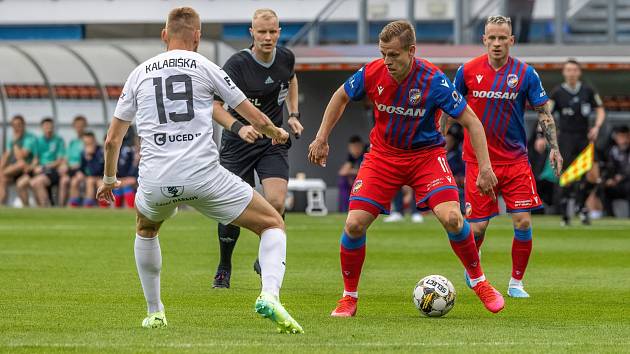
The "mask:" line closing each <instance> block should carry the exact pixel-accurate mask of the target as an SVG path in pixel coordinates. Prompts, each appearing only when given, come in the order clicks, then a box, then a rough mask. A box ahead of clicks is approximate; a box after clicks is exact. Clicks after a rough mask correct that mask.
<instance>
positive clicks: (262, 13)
mask: <svg viewBox="0 0 630 354" xmlns="http://www.w3.org/2000/svg"><path fill="white" fill-rule="evenodd" d="M259 17H261V18H262V19H264V20H268V19H272V18H275V19H278V15H277V14H276V12H275V11H273V10H272V9H269V8H264V9H258V10H256V11H254V15H253V16H252V27H254V21H255V20H256V19H257V18H259Z"/></svg>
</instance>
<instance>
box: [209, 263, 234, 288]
mask: <svg viewBox="0 0 630 354" xmlns="http://www.w3.org/2000/svg"><path fill="white" fill-rule="evenodd" d="M231 275H232V272H231V271H229V270H226V269H221V268H219V269H217V274H215V276H214V281H213V282H212V288H213V289H221V288H223V289H229V288H230V276H231Z"/></svg>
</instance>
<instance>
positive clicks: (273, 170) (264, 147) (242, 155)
mask: <svg viewBox="0 0 630 354" xmlns="http://www.w3.org/2000/svg"><path fill="white" fill-rule="evenodd" d="M220 161H221V165H222V166H223V167H225V168H226V169H227V170H228V171H230V172H232V173H234V174H235V175H237V176H239V177H241V178H242V179H243V180H244V181H245V182H247V183H249V185H251V186H252V187H254V186H255V183H256V182H255V178H254V171H256V173H257V174H258V179H259V180H261V181H262V180H264V179H266V178H271V177H276V178H282V179H285V180H287V181H288V180H289V145H288V144H279V145H272V144H271V140H269V139H264V140H263V141H258V142H256V143H254V144H249V143H247V142H245V141H242V140H232V139H223V141H222V144H221V154H220Z"/></svg>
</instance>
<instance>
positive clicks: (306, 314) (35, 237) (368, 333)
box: [0, 209, 630, 353]
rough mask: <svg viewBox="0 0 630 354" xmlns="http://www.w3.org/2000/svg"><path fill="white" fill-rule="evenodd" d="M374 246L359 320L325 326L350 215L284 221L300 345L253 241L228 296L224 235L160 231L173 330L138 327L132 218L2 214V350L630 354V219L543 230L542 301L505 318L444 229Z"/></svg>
mask: <svg viewBox="0 0 630 354" xmlns="http://www.w3.org/2000/svg"><path fill="white" fill-rule="evenodd" d="M426 219H427V221H426V222H425V223H424V224H412V223H410V222H405V223H399V224H384V223H382V221H377V222H376V223H375V224H374V225H373V227H372V228H371V229H370V231H369V233H368V242H367V259H366V263H365V266H364V272H363V277H362V279H361V284H360V293H361V300H360V302H359V310H358V313H357V316H356V317H355V318H350V319H339V318H331V317H330V316H329V314H330V312H331V310H332V309H333V308H334V305H335V302H336V300H338V297H339V296H340V294H341V291H342V281H341V275H340V272H339V254H338V248H339V235H340V231H341V229H342V225H343V221H344V216H343V215H331V216H327V217H307V216H304V215H297V214H289V215H288V216H287V228H288V235H289V236H288V237H289V241H288V257H287V272H286V277H285V281H284V287H283V289H282V293H281V295H282V301H283V303H284V304H285V306H286V307H287V309H288V310H289V311H290V312H291V314H292V315H293V316H294V317H295V318H296V319H297V320H298V321H299V322H300V323H301V324H302V326H303V327H304V330H305V331H306V333H305V334H304V335H297V336H296V335H294V336H288V335H281V334H277V333H276V332H275V330H274V327H273V325H272V323H271V322H270V321H268V320H263V319H260V318H258V317H257V316H256V315H255V313H254V311H253V305H254V301H255V299H256V296H257V295H258V293H259V279H258V277H257V275H256V274H255V273H254V272H253V270H252V263H253V261H254V259H255V258H256V255H257V252H258V241H257V238H256V237H254V236H253V234H251V233H249V232H243V234H242V235H241V239H240V240H239V244H238V245H237V247H236V252H235V259H234V269H233V273H232V288H231V289H229V290H212V289H211V278H212V276H213V275H214V270H215V267H216V265H217V262H218V243H217V236H216V232H217V231H216V223H215V222H214V221H211V220H208V219H205V218H204V217H202V216H201V215H199V214H197V213H195V212H190V211H184V212H180V213H179V214H178V215H177V216H176V217H175V218H173V219H172V220H169V221H168V222H166V223H165V224H164V226H163V228H162V230H161V234H160V242H161V246H162V255H163V269H162V299H163V302H164V304H165V306H166V313H167V317H168V321H169V328H168V329H166V330H146V329H143V328H141V327H140V322H141V320H142V319H143V317H144V316H145V310H146V308H145V302H144V298H143V296H142V290H141V287H140V283H139V281H138V278H137V274H136V269H135V263H134V258H133V237H134V215H133V213H132V212H130V211H105V210H67V209H65V210H64V209H59V210H37V209H33V210H13V209H0V351H2V352H12V353H21V352H60V351H72V352H81V353H83V352H116V353H118V352H133V353H138V352H154V351H161V352H173V351H185V352H194V353H196V352H217V351H221V352H225V351H230V352H287V353H291V352H298V351H302V352H304V351H307V352H343V353H348V352H355V353H363V352H393V351H396V352H419V351H430V352H436V351H440V352H464V351H466V352H470V351H473V352H480V351H492V352H510V351H518V352H539V353H542V352H556V351H557V352H615V353H616V352H629V351H630V221H629V220H612V219H607V220H600V221H596V222H595V223H594V225H593V226H591V227H583V226H574V227H571V228H561V227H560V226H559V219H558V218H551V217H535V218H534V252H533V254H532V258H531V262H530V266H529V269H528V271H527V274H526V278H525V280H526V285H527V290H528V291H529V292H530V294H531V295H532V298H531V299H527V300H515V299H509V298H506V308H505V310H504V311H503V312H501V313H500V314H498V315H493V314H491V313H489V312H487V311H486V310H485V309H484V308H483V306H482V304H481V303H480V302H479V300H478V299H477V298H476V297H475V296H474V293H473V292H472V291H471V290H469V289H467V288H466V287H465V284H464V281H463V277H462V267H461V266H460V264H459V261H458V260H457V258H456V257H455V255H454V254H453V252H452V251H451V249H450V247H449V244H448V241H447V238H446V235H445V233H444V232H443V231H442V229H441V227H440V225H439V224H438V223H437V222H436V220H435V219H434V218H433V217H427V218H426ZM511 242H512V227H511V223H510V219H509V218H507V217H498V218H495V219H494V220H493V221H492V224H491V226H490V228H489V231H488V235H487V238H486V241H485V243H484V250H483V257H482V264H483V266H484V268H485V271H486V275H487V276H488V278H489V279H490V281H491V282H492V283H493V284H494V285H495V286H497V288H498V289H499V290H500V291H502V292H503V293H505V291H506V286H507V282H508V280H509V276H510V270H511V257H510V246H511ZM429 274H441V275H444V276H446V277H447V278H449V279H450V280H451V281H452V282H453V284H454V285H455V288H456V290H457V301H456V304H455V308H454V309H453V310H452V311H451V312H450V313H449V314H448V315H447V316H446V317H444V318H423V317H420V315H419V314H418V312H417V310H416V309H415V307H414V306H413V303H412V301H411V292H412V289H413V287H414V284H415V282H416V281H418V280H419V279H420V278H422V277H424V276H425V275H429Z"/></svg>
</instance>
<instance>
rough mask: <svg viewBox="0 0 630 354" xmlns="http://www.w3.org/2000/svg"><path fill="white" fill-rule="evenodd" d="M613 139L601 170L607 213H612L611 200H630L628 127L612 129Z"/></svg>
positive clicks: (629, 138) (629, 130) (629, 137)
mask: <svg viewBox="0 0 630 354" xmlns="http://www.w3.org/2000/svg"><path fill="white" fill-rule="evenodd" d="M613 141H614V142H615V144H614V145H613V147H612V148H611V149H610V151H609V152H608V158H607V161H606V165H605V167H604V170H603V171H602V180H603V181H604V183H603V184H604V208H605V210H606V213H607V214H608V215H614V213H613V207H612V202H613V200H615V199H625V200H630V129H629V128H628V126H627V125H624V126H620V127H617V128H615V129H614V131H613Z"/></svg>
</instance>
